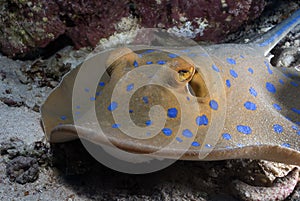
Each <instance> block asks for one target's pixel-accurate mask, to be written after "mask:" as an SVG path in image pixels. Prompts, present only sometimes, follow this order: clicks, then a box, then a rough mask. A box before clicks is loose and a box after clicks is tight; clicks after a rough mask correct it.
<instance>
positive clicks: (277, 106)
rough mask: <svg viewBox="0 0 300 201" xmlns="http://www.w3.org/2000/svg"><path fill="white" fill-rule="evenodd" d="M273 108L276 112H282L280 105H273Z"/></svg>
mask: <svg viewBox="0 0 300 201" xmlns="http://www.w3.org/2000/svg"><path fill="white" fill-rule="evenodd" d="M273 107H274V108H275V109H276V110H278V111H280V110H282V108H281V107H280V105H278V104H276V103H274V104H273Z"/></svg>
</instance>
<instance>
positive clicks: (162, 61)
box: [157, 60, 167, 65]
mask: <svg viewBox="0 0 300 201" xmlns="http://www.w3.org/2000/svg"><path fill="white" fill-rule="evenodd" d="M165 63H167V61H165V60H158V61H157V64H159V65H163V64H165Z"/></svg>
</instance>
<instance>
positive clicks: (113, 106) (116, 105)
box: [107, 101, 118, 111]
mask: <svg viewBox="0 0 300 201" xmlns="http://www.w3.org/2000/svg"><path fill="white" fill-rule="evenodd" d="M117 108H118V103H117V102H114V101H113V102H111V104H110V105H109V106H108V107H107V109H108V110H109V111H114V110H115V109H117Z"/></svg>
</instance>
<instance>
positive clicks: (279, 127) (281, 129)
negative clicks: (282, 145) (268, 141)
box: [273, 124, 283, 133]
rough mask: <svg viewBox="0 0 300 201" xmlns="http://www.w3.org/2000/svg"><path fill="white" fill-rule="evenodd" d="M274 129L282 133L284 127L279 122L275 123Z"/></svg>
mask: <svg viewBox="0 0 300 201" xmlns="http://www.w3.org/2000/svg"><path fill="white" fill-rule="evenodd" d="M273 130H274V131H275V132H276V133H282V132H283V127H282V126H281V125H279V124H274V125H273Z"/></svg>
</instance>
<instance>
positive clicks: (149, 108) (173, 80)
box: [41, 10, 300, 165]
mask: <svg viewBox="0 0 300 201" xmlns="http://www.w3.org/2000/svg"><path fill="white" fill-rule="evenodd" d="M299 22H300V10H298V11H296V13H295V14H293V15H292V16H291V17H290V18H289V19H287V20H286V21H284V22H283V23H281V24H280V25H278V26H277V27H276V28H274V29H272V30H271V31H270V32H269V33H267V34H266V35H264V36H263V37H261V38H259V39H257V40H256V41H254V42H252V43H249V44H221V45H212V46H204V47H199V46H187V47H178V46H173V47H158V46H127V48H120V49H109V50H104V51H103V52H100V53H99V54H96V55H94V56H93V57H91V58H89V59H88V60H87V61H86V62H84V63H83V64H82V65H80V66H78V67H77V68H76V69H74V70H73V71H71V72H70V73H69V74H68V75H66V76H65V77H64V80H63V81H62V83H61V84H60V85H59V86H58V87H57V88H56V89H55V90H54V91H53V92H52V93H51V94H50V95H49V97H48V99H47V100H46V101H45V103H44V105H43V106H42V108H41V113H42V122H43V126H44V130H45V133H46V135H47V139H48V140H49V141H50V142H53V143H58V142H65V141H70V140H73V139H76V138H78V136H79V137H80V138H84V139H87V140H89V141H91V142H93V143H96V144H102V143H107V140H109V141H110V142H111V143H112V144H114V145H115V146H117V147H118V148H120V149H122V150H125V151H129V152H134V153H157V155H158V156H160V157H166V158H176V157H177V156H178V155H180V156H181V155H182V157H181V159H186V160H200V159H201V160H223V159H232V158H252V159H265V160H270V161H277V162H283V163H287V164H294V165H300V129H299V124H300V123H299V122H300V105H299V102H298V101H299V100H300V93H299V88H300V83H299V82H298V80H299V73H298V72H296V71H293V70H290V69H286V68H282V69H276V68H274V67H272V66H271V64H270V63H269V61H268V60H267V59H266V58H265V57H264V55H266V54H267V53H268V52H269V51H270V50H271V49H272V48H273V47H274V46H275V45H276V44H277V43H278V41H279V40H280V39H281V38H282V37H284V36H285V35H286V33H288V32H289V31H290V30H291V29H292V28H293V27H295V26H296V25H297V24H299ZM100 68H101V69H104V71H105V69H107V70H106V72H104V73H103V76H101V77H99V74H97V73H89V74H88V72H95V69H96V70H97V69H100ZM100 71H101V70H100ZM100 71H99V72H100ZM143 72H144V73H145V72H146V73H145V74H143ZM101 75H102V74H101ZM80 77H82V79H81V80H80ZM78 80H80V82H79V83H80V84H79V85H77V86H76V87H75V88H76V90H75V91H74V90H73V89H74V85H76V81H77V83H78ZM90 80H97V81H98V82H97V87H96V86H94V88H93V86H92V85H90V82H89V81H90ZM143 83H147V84H148V85H146V86H142V85H143ZM93 84H94V83H93ZM140 86H142V87H141V88H139V87H140ZM74 97H76V98H75V100H74ZM129 98H130V99H129ZM91 105H95V106H94V107H92V106H91ZM156 105H160V106H161V107H160V108H158V107H156ZM153 106H155V109H153ZM162 108H163V109H164V110H162ZM92 110H94V111H95V116H91V115H90V111H92ZM163 111H164V112H163ZM113 113H116V115H114V114H113ZM113 115H114V116H113ZM162 119H163V121H162ZM74 122H76V124H75V123H74ZM74 124H75V125H76V126H75V125H74ZM97 125H100V127H101V129H102V131H103V133H104V135H102V134H100V135H98V133H97V132H98V127H97ZM158 128H159V130H158ZM187 146H188V149H186V147H187ZM166 147H167V148H166ZM158 150H159V151H158ZM203 153H204V155H203ZM200 156H201V157H200Z"/></svg>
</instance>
